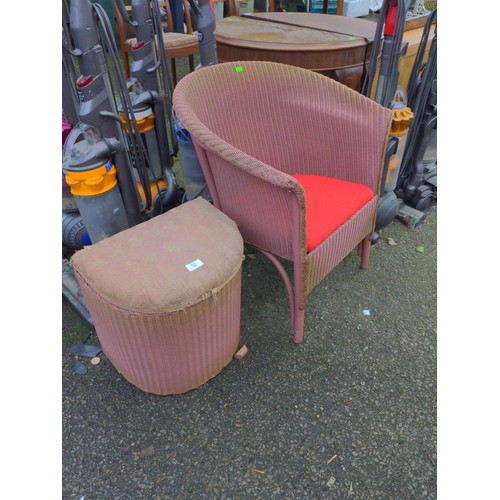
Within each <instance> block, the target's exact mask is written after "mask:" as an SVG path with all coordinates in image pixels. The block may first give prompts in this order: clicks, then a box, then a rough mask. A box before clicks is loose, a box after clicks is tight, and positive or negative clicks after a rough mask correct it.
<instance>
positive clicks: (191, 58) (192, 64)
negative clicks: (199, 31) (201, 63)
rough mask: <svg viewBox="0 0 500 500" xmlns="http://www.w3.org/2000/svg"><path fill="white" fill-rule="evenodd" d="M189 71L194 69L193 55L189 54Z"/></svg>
mask: <svg viewBox="0 0 500 500" xmlns="http://www.w3.org/2000/svg"><path fill="white" fill-rule="evenodd" d="M189 71H190V72H191V73H192V72H193V71H194V57H193V56H189Z"/></svg>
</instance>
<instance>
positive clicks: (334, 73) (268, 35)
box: [216, 12, 376, 90]
mask: <svg viewBox="0 0 500 500" xmlns="http://www.w3.org/2000/svg"><path fill="white" fill-rule="evenodd" d="M375 29H376V23H374V22H371V21H366V20H362V19H357V18H350V17H349V18H348V17H342V16H333V15H327V14H310V13H299V12H297V13H281V12H267V13H261V14H251V15H245V16H243V17H231V18H224V19H221V20H219V21H218V23H217V30H216V38H217V53H218V59H219V61H220V62H228V61H239V60H242V61H245V60H254V61H255V60H260V61H274V62H281V63H285V64H291V65H293V66H299V67H302V68H306V69H310V70H313V71H316V72H319V73H322V74H325V75H327V76H330V77H332V78H334V79H335V80H338V81H340V82H341V83H343V84H345V85H347V86H348V87H350V88H352V89H355V90H358V89H359V85H360V80H361V76H362V74H363V68H364V64H365V62H366V61H368V60H369V57H370V52H371V46H372V42H373V38H374V36H375Z"/></svg>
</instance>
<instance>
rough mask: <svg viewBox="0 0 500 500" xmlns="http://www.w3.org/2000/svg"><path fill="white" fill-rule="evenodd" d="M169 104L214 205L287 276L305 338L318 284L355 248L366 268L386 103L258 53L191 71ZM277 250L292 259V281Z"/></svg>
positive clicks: (296, 324) (387, 118) (294, 316)
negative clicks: (183, 129) (189, 139)
mask: <svg viewBox="0 0 500 500" xmlns="http://www.w3.org/2000/svg"><path fill="white" fill-rule="evenodd" d="M173 103H174V108H175V111H176V114H177V116H178V117H179V119H180V121H181V122H182V123H183V124H184V126H185V127H186V129H187V130H188V131H189V132H190V133H191V136H192V138H193V143H194V146H195V149H196V152H197V155H198V158H199V160H200V163H201V165H202V168H203V172H204V175H205V178H206V181H207V183H208V187H209V189H210V193H211V196H212V199H213V201H214V204H215V206H216V207H217V208H219V209H220V210H221V211H222V212H224V213H225V214H227V215H228V217H230V218H231V219H232V220H234V221H236V223H237V225H238V229H239V231H240V232H241V234H242V236H243V239H244V241H245V242H247V243H249V244H251V245H252V246H254V247H256V248H257V249H258V250H260V251H261V252H262V253H263V254H264V255H266V256H267V257H268V258H269V259H270V260H271V261H272V262H273V264H274V265H275V266H276V267H277V269H278V271H279V273H280V274H281V276H282V278H283V280H284V282H285V286H286V289H287V292H288V297H289V301H290V321H291V324H292V326H293V329H294V341H295V342H296V343H300V342H301V341H302V339H303V331H304V308H305V305H306V300H307V296H308V294H309V293H310V292H311V290H312V289H313V288H314V287H315V286H316V285H317V284H318V283H319V282H320V281H321V280H322V279H323V278H324V277H325V276H326V275H327V274H328V273H329V272H330V271H331V270H332V269H333V268H334V267H335V266H336V265H337V264H338V263H339V262H340V261H341V260H342V259H343V258H344V257H346V256H347V255H348V254H349V253H350V252H351V251H352V250H353V249H354V248H356V246H357V245H358V254H359V255H360V257H361V268H362V269H366V268H367V267H368V260H369V255H370V244H371V236H372V232H373V230H374V225H375V218H376V209H377V201H378V195H379V189H380V180H381V172H382V167H383V161H384V155H385V149H386V145H387V140H388V134H389V128H390V124H391V119H392V114H391V112H390V111H389V110H388V109H386V108H383V107H382V106H380V105H378V104H376V103H375V102H374V101H372V100H370V99H368V98H366V97H364V96H362V95H361V94H358V93H357V92H355V91H353V90H351V89H349V88H348V87H346V86H344V85H342V84H340V83H338V82H335V81H334V80H331V79H329V78H327V77H325V76H322V75H319V74H317V73H313V72H311V71H308V70H304V69H301V68H298V67H294V66H288V65H284V64H278V63H272V62H259V61H252V62H249V61H245V62H231V63H223V64H218V65H214V66H210V67H206V68H202V69H200V70H198V71H195V72H194V73H191V74H190V75H188V76H186V77H185V78H183V79H182V80H181V81H180V82H179V84H178V85H177V87H176V89H175V92H174V96H173ZM318 176H319V177H318ZM277 257H281V258H283V259H286V260H290V261H292V262H293V270H294V272H293V284H292V280H291V279H290V277H289V276H288V274H287V272H286V270H285V268H284V267H283V265H282V264H281V262H280V261H279V260H278V258H277Z"/></svg>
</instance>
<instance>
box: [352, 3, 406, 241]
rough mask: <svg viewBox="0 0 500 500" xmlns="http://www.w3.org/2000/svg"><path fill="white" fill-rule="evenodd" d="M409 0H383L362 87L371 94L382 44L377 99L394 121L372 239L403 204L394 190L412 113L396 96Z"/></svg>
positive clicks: (375, 98)
mask: <svg viewBox="0 0 500 500" xmlns="http://www.w3.org/2000/svg"><path fill="white" fill-rule="evenodd" d="M409 3H410V2H409V0H384V2H383V4H382V7H381V9H380V14H379V18H378V22H377V28H376V31H375V40H374V42H373V47H372V52H371V58H370V62H369V66H368V71H367V73H366V75H365V78H364V80H363V85H362V89H361V93H362V94H363V95H365V96H367V97H370V98H371V97H372V90H373V85H374V83H375V82H374V80H375V74H376V70H377V64H378V55H379V53H380V48H381V46H382V51H381V60H380V68H379V72H378V80H377V85H376V87H375V96H374V100H375V101H376V102H378V103H379V104H380V105H381V106H384V107H387V108H389V109H391V110H392V112H393V121H392V127H391V134H390V135H391V138H390V140H389V144H388V147H387V151H386V157H385V165H384V171H383V175H382V185H381V189H380V200H379V203H378V207H377V220H376V223H375V232H374V235H373V242H375V241H377V240H378V230H379V229H380V228H382V227H384V226H386V225H387V224H389V223H390V222H391V221H392V220H394V219H395V218H396V216H397V214H398V212H399V208H400V205H401V202H400V201H399V200H398V198H397V196H396V194H395V192H394V189H395V187H396V181H397V178H398V175H399V168H400V164H401V158H402V153H403V150H404V145H405V142H406V139H407V134H408V129H409V126H410V123H411V121H412V120H413V113H412V111H411V109H410V108H408V107H406V106H404V105H402V104H401V103H399V102H397V101H396V100H395V98H396V92H397V87H398V80H399V70H398V63H399V60H400V58H401V56H402V55H403V50H404V47H403V45H402V41H403V34H404V27H405V21H406V13H407V11H408V7H409Z"/></svg>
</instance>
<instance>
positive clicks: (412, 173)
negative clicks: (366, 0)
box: [362, 0, 437, 242]
mask: <svg viewBox="0 0 500 500" xmlns="http://www.w3.org/2000/svg"><path fill="white" fill-rule="evenodd" d="M408 7H409V2H407V1H404V0H403V1H401V0H384V3H383V4H382V8H381V10H380V14H379V18H378V22H377V29H376V34H375V42H374V47H373V48H372V55H371V58H370V62H369V67H368V71H367V73H366V75H365V79H364V81H363V86H362V93H363V95H366V96H367V97H371V96H372V88H373V84H374V77H375V74H376V69H377V63H378V54H379V53H380V46H381V44H382V43H383V45H382V54H381V61H380V69H379V76H378V81H377V86H376V90H375V96H374V100H375V101H376V102H378V103H379V104H381V105H382V106H384V107H387V108H389V109H391V110H392V112H393V115H394V117H393V122H392V129H391V134H390V136H391V138H390V140H389V144H388V148H387V151H386V159H385V164H384V171H383V175H382V185H381V196H380V200H379V203H378V207H377V220H376V224H375V233H374V236H373V242H376V241H377V240H378V238H379V235H378V231H379V230H380V229H381V228H383V227H384V226H386V225H388V224H389V223H390V222H391V221H393V220H394V219H396V218H398V219H400V220H401V221H402V222H404V223H405V224H406V225H409V226H412V227H416V225H418V224H419V223H420V222H422V221H423V220H424V218H425V215H426V213H427V211H428V210H429V208H430V207H431V206H432V202H433V201H434V200H435V199H436V197H437V175H436V172H435V169H434V170H433V171H432V172H431V171H430V169H429V168H428V167H426V166H425V160H424V155H425V153H426V151H427V150H428V146H429V144H430V142H431V140H432V138H433V137H434V138H435V134H433V133H434V132H435V130H436V123H437V119H436V109H437V107H436V97H437V96H436V70H435V67H436V54H437V51H436V48H437V43H436V40H437V39H436V35H435V36H434V40H433V41H432V45H431V49H430V52H429V58H428V61H427V63H426V64H425V65H423V64H422V60H423V56H424V53H425V49H426V46H427V41H428V36H429V32H430V27H431V24H432V23H433V22H435V16H436V11H433V12H432V13H431V14H430V15H429V16H428V19H427V22H426V26H425V29H424V33H423V36H422V40H421V42H420V45H419V50H418V53H417V57H416V60H415V63H414V66H413V68H412V72H411V74H410V81H409V84H408V93H407V102H406V104H405V103H403V102H401V101H400V100H398V99H397V98H396V96H397V90H398V87H397V85H398V80H399V71H398V63H399V59H400V58H401V56H402V55H403V54H404V50H405V47H403V45H402V39H403V34H404V26H405V20H406V17H407V12H408ZM382 33H383V36H382ZM433 89H434V91H433Z"/></svg>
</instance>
